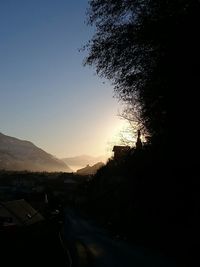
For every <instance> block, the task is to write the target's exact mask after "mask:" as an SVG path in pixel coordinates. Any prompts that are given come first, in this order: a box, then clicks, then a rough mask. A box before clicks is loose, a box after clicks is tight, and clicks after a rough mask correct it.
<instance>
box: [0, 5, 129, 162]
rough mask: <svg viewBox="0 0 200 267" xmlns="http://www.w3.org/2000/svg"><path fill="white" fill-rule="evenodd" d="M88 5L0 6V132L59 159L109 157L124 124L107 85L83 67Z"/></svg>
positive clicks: (91, 29) (111, 89)
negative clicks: (107, 155)
mask: <svg viewBox="0 0 200 267" xmlns="http://www.w3.org/2000/svg"><path fill="white" fill-rule="evenodd" d="M87 2H88V1H87V0H78V1H73V0H17V1H16V0H1V1H0V132H2V133H3V134H6V135H10V136H13V137H16V138H19V139H23V140H29V141H31V142H33V143H34V144H35V145H37V146H38V147H40V148H42V149H44V150H45V151H47V152H49V153H51V154H52V155H55V156H57V157H59V158H62V157H70V156H76V155H80V154H88V155H91V156H99V155H104V154H108V153H109V154H110V151H111V149H112V145H113V144H114V143H115V142H116V138H117V137H116V136H117V134H118V132H119V130H120V129H121V127H123V123H124V122H123V121H122V120H121V119H120V118H119V116H118V114H119V109H120V105H119V103H118V101H117V99H116V98H114V97H113V94H114V93H113V88H112V86H111V84H110V82H109V81H103V80H102V79H100V78H99V77H98V76H97V75H96V74H95V69H94V68H91V67H84V66H83V59H84V57H85V56H86V54H85V53H84V52H80V51H79V49H80V48H81V47H82V46H83V45H85V44H86V43H87V41H88V40H89V39H90V37H92V34H93V32H94V29H93V28H91V27H89V26H87V25H86V23H85V20H86V15H85V12H86V8H87V7H88V3H87Z"/></svg>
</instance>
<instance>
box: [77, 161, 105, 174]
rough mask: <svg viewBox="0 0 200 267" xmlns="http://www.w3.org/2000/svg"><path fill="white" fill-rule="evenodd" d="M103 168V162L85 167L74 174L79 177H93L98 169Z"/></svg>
mask: <svg viewBox="0 0 200 267" xmlns="http://www.w3.org/2000/svg"><path fill="white" fill-rule="evenodd" d="M103 166H104V163H103V162H97V163H96V164H94V165H93V166H89V165H87V166H86V167H84V168H82V169H79V170H77V172H76V173H77V174H79V175H93V174H95V173H96V172H97V171H98V169H100V168H101V167H103Z"/></svg>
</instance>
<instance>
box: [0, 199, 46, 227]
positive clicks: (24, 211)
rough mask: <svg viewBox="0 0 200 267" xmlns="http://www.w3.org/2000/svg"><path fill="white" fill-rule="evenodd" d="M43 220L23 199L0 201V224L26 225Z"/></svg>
mask: <svg viewBox="0 0 200 267" xmlns="http://www.w3.org/2000/svg"><path fill="white" fill-rule="evenodd" d="M43 220H44V218H43V216H42V215H41V214H40V213H39V212H38V211H36V210H35V209H34V208H33V207H32V206H31V205H30V204H29V203H28V202H26V201H25V200H24V199H20V200H14V201H8V202H1V203H0V226H1V227H6V226H7V227H9V226H28V225H33V224H36V223H39V222H42V221H43Z"/></svg>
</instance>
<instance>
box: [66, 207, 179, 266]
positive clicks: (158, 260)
mask: <svg viewBox="0 0 200 267" xmlns="http://www.w3.org/2000/svg"><path fill="white" fill-rule="evenodd" d="M64 237H65V238H64V239H65V241H66V244H67V246H68V248H69V251H70V253H71V256H72V262H73V265H72V266H80V267H82V266H84V267H88V266H89V267H90V266H92V267H122V266H124V267H151V266H152V267H161V266H162V267H169V266H170V267H174V266H176V264H175V262H172V260H169V259H167V258H165V257H163V256H161V255H159V254H158V253H156V252H153V251H150V250H148V249H145V248H141V247H137V246H135V247H134V246H131V245H129V244H126V243H125V242H122V241H117V240H113V239H112V238H111V237H110V236H109V235H108V233H106V231H105V230H102V229H100V228H98V227H97V226H95V224H94V223H93V222H92V221H87V220H86V219H84V218H82V217H81V216H79V215H78V214H77V213H76V212H74V211H73V210H69V209H67V210H66V211H65V225H64Z"/></svg>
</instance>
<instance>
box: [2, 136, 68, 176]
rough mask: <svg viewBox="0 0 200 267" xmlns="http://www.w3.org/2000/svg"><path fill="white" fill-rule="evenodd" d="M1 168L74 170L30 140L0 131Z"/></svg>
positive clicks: (52, 170) (51, 170) (50, 170)
mask: <svg viewBox="0 0 200 267" xmlns="http://www.w3.org/2000/svg"><path fill="white" fill-rule="evenodd" d="M0 169H5V170H16V171H19V170H28V171H49V172H55V171H58V172H59V171H63V172H71V171H72V170H71V169H70V168H69V167H68V166H67V165H66V164H65V163H64V162H63V161H62V160H60V159H58V158H56V157H54V156H52V155H51V154H49V153H47V152H45V151H44V150H42V149H41V148H39V147H37V146H35V145H34V144H33V143H31V142H30V141H25V140H20V139H17V138H15V137H11V136H7V135H4V134H2V133H0Z"/></svg>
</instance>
